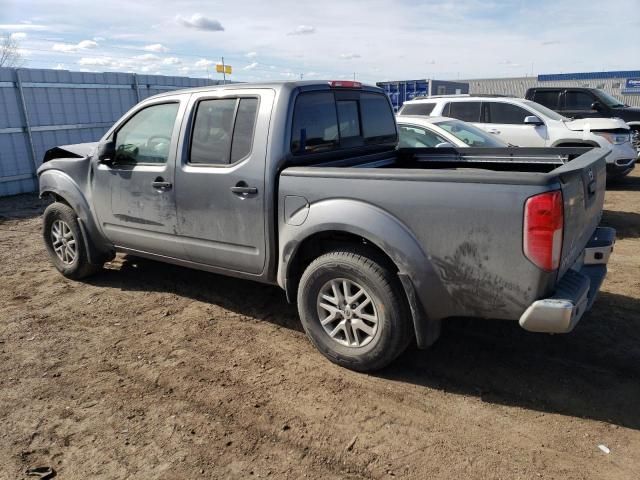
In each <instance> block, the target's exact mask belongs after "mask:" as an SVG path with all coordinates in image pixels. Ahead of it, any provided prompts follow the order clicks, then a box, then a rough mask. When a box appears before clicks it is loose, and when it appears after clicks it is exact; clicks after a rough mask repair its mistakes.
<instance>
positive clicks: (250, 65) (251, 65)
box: [243, 62, 258, 70]
mask: <svg viewBox="0 0 640 480" xmlns="http://www.w3.org/2000/svg"><path fill="white" fill-rule="evenodd" d="M257 66H258V62H253V63H250V64H249V65H247V66H246V67H244V68H243V70H253V69H254V68H256V67H257Z"/></svg>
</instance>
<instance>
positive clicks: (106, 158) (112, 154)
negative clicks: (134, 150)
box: [98, 140, 116, 165]
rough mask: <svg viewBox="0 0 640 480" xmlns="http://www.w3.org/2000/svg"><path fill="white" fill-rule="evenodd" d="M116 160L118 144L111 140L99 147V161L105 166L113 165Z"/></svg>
mask: <svg viewBox="0 0 640 480" xmlns="http://www.w3.org/2000/svg"><path fill="white" fill-rule="evenodd" d="M115 160H116V144H115V142H114V141H112V140H110V141H108V142H104V143H101V144H100V145H99V146H98V161H99V162H100V163H103V164H105V165H113V163H114V162H115Z"/></svg>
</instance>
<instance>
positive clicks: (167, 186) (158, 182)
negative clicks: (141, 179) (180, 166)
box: [151, 177, 173, 190]
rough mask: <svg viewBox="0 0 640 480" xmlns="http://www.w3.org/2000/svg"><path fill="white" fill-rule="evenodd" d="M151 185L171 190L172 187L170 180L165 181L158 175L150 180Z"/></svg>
mask: <svg viewBox="0 0 640 480" xmlns="http://www.w3.org/2000/svg"><path fill="white" fill-rule="evenodd" d="M151 186H152V187H153V188H155V189H157V190H171V187H173V185H172V184H171V182H165V181H164V178H162V177H158V178H156V179H155V180H154V181H153V182H151Z"/></svg>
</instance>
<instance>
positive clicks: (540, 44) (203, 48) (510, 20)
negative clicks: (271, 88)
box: [0, 0, 640, 82]
mask: <svg viewBox="0 0 640 480" xmlns="http://www.w3.org/2000/svg"><path fill="white" fill-rule="evenodd" d="M639 31H640V0H621V1H612V2H596V1H589V0H582V1H573V0H566V1H548V0H538V1H536V2H533V1H521V0H517V1H506V0H487V1H481V0H460V1H455V2H454V1H448V0H440V1H415V0H411V1H409V0H405V1H392V0H386V1H382V0H369V1H349V0H340V1H337V0H323V1H314V2H303V1H289V0H273V1H267V0H262V1H260V0H247V1H243V0H237V1H235V2H230V1H223V2H221V1H208V0H188V1H178V0H157V1H153V2H150V1H144V0H138V1H135V0H105V1H103V2H96V1H95V0H91V1H88V0H84V1H79V0H59V1H51V0H50V1H43V0H0V34H5V35H6V34H9V35H13V36H14V37H15V38H16V39H17V40H18V41H19V42H20V47H21V49H22V52H23V54H24V56H25V60H26V62H25V66H27V67H36V68H63V69H66V70H86V71H99V72H102V71H135V72H138V73H158V74H164V75H189V76H198V77H202V76H207V75H209V76H211V77H212V78H218V77H219V75H218V74H216V73H215V72H214V70H215V64H216V63H218V62H220V58H221V57H222V56H224V57H225V61H226V63H228V64H231V65H232V66H233V68H234V74H233V75H232V77H231V78H232V79H234V80H238V81H259V80H271V79H288V78H299V77H300V75H301V74H302V75H303V76H304V78H308V79H311V78H336V79H338V78H353V75H354V74H355V76H356V78H357V79H359V80H362V81H366V82H375V81H382V80H393V79H410V78H442V79H456V78H479V77H498V76H500V77H504V76H524V75H531V74H532V73H533V74H538V73H557V72H574V71H594V70H595V71H601V70H627V69H629V70H631V69H635V70H637V69H639V68H640V42H639V41H638V32H639Z"/></svg>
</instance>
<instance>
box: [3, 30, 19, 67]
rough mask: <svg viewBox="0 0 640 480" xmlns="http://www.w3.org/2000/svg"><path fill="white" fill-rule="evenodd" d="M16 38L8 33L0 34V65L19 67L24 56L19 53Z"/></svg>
mask: <svg viewBox="0 0 640 480" xmlns="http://www.w3.org/2000/svg"><path fill="white" fill-rule="evenodd" d="M19 47H20V45H19V44H18V40H16V39H15V38H14V37H12V36H11V35H10V34H8V35H0V67H20V66H22V64H23V62H24V58H23V56H22V54H21V53H20V48H19Z"/></svg>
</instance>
